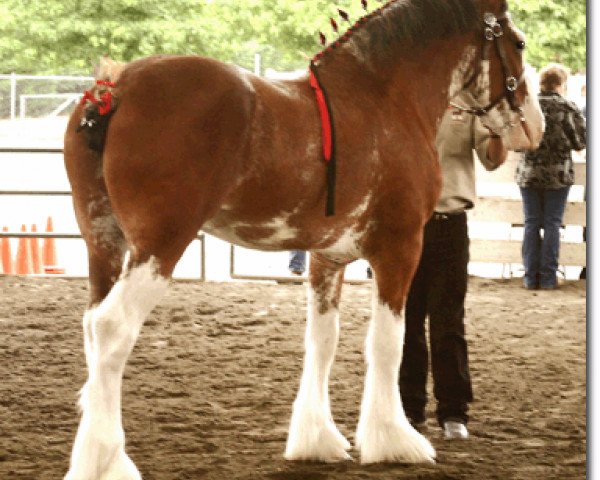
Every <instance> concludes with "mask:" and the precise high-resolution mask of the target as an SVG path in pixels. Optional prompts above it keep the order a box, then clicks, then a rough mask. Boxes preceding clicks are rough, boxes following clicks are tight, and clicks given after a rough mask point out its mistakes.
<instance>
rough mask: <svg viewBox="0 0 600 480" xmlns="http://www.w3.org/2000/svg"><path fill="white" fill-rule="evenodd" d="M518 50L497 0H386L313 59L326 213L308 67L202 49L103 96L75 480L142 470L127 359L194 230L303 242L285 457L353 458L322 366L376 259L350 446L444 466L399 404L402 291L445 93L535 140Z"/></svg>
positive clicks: (77, 175)
mask: <svg viewBox="0 0 600 480" xmlns="http://www.w3.org/2000/svg"><path fill="white" fill-rule="evenodd" d="M523 48H524V40H523V37H522V34H521V33H520V32H519V31H518V30H517V29H516V28H515V26H514V25H513V23H512V21H511V19H510V16H509V14H508V11H507V4H506V1H505V0H393V1H391V2H388V3H387V4H385V5H384V6H383V7H381V8H380V9H378V10H377V11H376V12H375V13H373V14H370V15H367V16H366V17H364V18H363V19H361V20H360V21H359V22H358V23H357V24H356V25H355V26H354V27H353V28H351V29H350V31H349V33H347V34H346V35H344V36H343V37H342V38H340V39H339V40H338V41H336V42H335V43H334V44H333V45H331V46H330V47H328V48H327V49H325V50H324V51H323V52H321V53H320V54H318V55H317V56H316V57H315V59H314V61H313V62H314V68H315V69H316V70H317V71H318V74H319V78H320V82H321V84H322V85H323V87H324V88H326V90H327V92H328V101H329V106H330V113H331V115H332V117H333V122H334V126H335V128H336V135H335V139H334V140H335V144H334V147H335V148H336V153H337V176H336V180H337V188H336V191H335V209H336V211H335V214H334V215H330V216H326V215H325V204H326V197H327V190H328V184H327V182H326V169H327V167H326V165H325V162H324V160H323V152H322V142H323V139H322V128H323V127H322V125H321V122H320V112H319V109H318V106H317V102H316V100H315V91H314V90H313V88H312V87H311V85H310V83H309V78H308V75H307V76H305V77H303V78H299V79H296V80H291V81H268V80H265V79H262V78H259V77H257V76H254V75H252V74H251V73H248V72H246V71H244V70H242V69H240V68H238V67H235V66H233V65H227V64H224V63H221V62H218V61H215V60H211V59H208V58H202V57H196V56H154V57H150V58H145V59H142V60H138V61H135V62H132V63H130V64H128V65H126V66H125V68H124V69H123V71H122V73H121V74H120V76H119V77H118V79H117V78H115V77H116V75H113V76H112V78H106V79H104V80H108V82H103V83H101V84H99V85H98V86H97V87H95V89H94V90H93V91H92V94H91V95H88V97H87V101H86V102H85V104H84V105H82V106H81V107H79V108H78V109H77V110H76V111H75V112H74V114H73V116H72V118H71V121H70V123H69V126H68V129H67V132H66V136H65V146H64V156H65V163H66V168H67V172H68V175H69V179H70V182H71V186H72V190H73V199H74V205H75V211H76V214H77V219H78V222H79V226H80V228H81V232H82V234H83V236H84V238H85V241H86V243H87V247H88V252H89V272H90V291H91V299H90V304H89V308H88V310H87V311H86V313H85V315H84V319H83V331H84V345H85V354H86V359H87V367H88V370H89V377H88V380H87V382H86V384H85V386H84V387H83V389H82V392H81V400H80V405H81V408H82V418H81V422H80V425H79V429H78V432H77V436H76V439H75V443H74V447H73V452H72V457H71V465H70V470H69V472H68V473H67V475H66V477H65V478H66V479H68V480H100V479H111V480H114V479H127V480H133V479H139V478H141V476H140V473H139V472H138V470H137V468H136V467H135V465H134V464H133V462H132V461H131V460H130V459H129V457H128V456H127V455H126V453H125V449H124V445H125V435H124V431H123V427H122V424H121V382H122V374H123V369H124V367H125V364H126V361H127V358H128V355H129V354H130V352H131V350H132V348H133V346H134V344H135V341H136V338H137V336H138V334H139V332H140V329H141V327H142V324H143V323H144V319H145V318H146V316H147V315H148V314H149V313H150V311H151V310H152V309H153V308H154V306H155V305H156V304H157V303H158V301H159V300H160V298H161V296H162V295H163V294H164V292H165V291H166V289H167V286H168V284H169V278H170V276H171V274H172V272H173V268H174V267H175V264H176V263H177V261H178V260H179V258H180V256H181V255H182V253H183V252H184V250H185V248H186V247H187V245H188V244H189V243H190V242H191V241H192V240H193V239H194V238H195V236H196V235H197V232H198V231H199V230H200V229H202V230H204V231H206V232H209V233H211V234H213V235H216V236H217V237H220V238H222V239H225V240H227V241H230V242H233V243H235V244H238V245H242V246H246V247H252V248H257V249H264V250H291V249H303V250H309V251H311V253H312V261H311V265H310V275H309V276H310V285H309V290H308V304H309V306H308V319H307V330H306V342H305V348H306V353H305V358H304V373H303V375H302V379H301V383H300V389H299V392H298V396H297V399H296V401H295V402H294V406H293V413H292V417H291V422H290V428H289V437H288V441H287V448H286V451H285V457H286V458H287V459H290V460H319V461H325V462H333V461H340V460H345V459H348V458H349V455H348V453H347V450H348V449H349V448H350V444H349V443H348V441H347V440H346V439H345V438H344V436H343V435H342V434H341V433H340V432H339V431H338V429H337V428H336V426H335V423H334V421H333V419H332V416H331V412H330V407H329V396H328V377H329V372H330V368H331V365H332V362H333V358H334V353H335V350H336V344H337V340H338V331H339V324H338V318H339V300H340V291H341V286H342V279H343V272H344V266H345V265H346V264H348V263H349V262H352V261H354V260H356V259H358V258H365V259H367V260H368V261H369V262H370V264H371V266H372V269H373V272H374V278H375V281H374V284H373V312H372V319H371V323H370V328H369V333H368V336H367V340H366V359H367V364H368V368H367V374H366V380H365V386H364V397H363V401H362V406H361V411H360V420H359V423H358V428H357V432H356V448H357V449H359V451H360V457H361V461H362V462H364V463H372V462H430V461H433V459H434V457H435V451H434V449H433V448H432V446H431V445H430V443H429V442H428V441H427V440H426V439H425V438H424V437H423V436H421V435H420V434H419V433H418V432H417V431H415V430H414V429H413V428H412V427H411V426H410V424H409V423H408V421H407V419H406V417H405V415H404V412H403V409H402V405H401V401H400V395H399V391H398V384H397V375H398V370H399V367H400V363H401V358H402V345H403V337H404V319H403V309H404V302H405V298H406V295H407V291H408V288H409V285H410V282H411V279H412V276H413V273H414V271H415V268H416V265H417V263H418V260H419V256H420V252H421V235H422V230H423V226H424V224H425V222H426V221H427V219H428V218H429V217H430V216H431V214H432V212H433V208H434V205H435V203H436V199H437V197H438V194H439V191H440V184H441V178H440V170H439V166H438V159H437V154H436V151H435V147H434V140H435V136H436V129H437V124H438V121H439V119H440V118H441V116H442V114H443V112H444V110H445V109H446V108H447V106H448V104H449V102H450V101H451V102H454V103H457V104H459V105H461V107H460V108H464V109H467V110H469V111H471V112H472V113H475V114H478V115H480V116H481V118H482V121H483V122H484V124H486V125H488V126H489V127H490V128H491V129H492V130H494V131H496V132H497V133H499V134H501V135H502V136H503V138H504V140H505V142H506V144H507V145H508V146H509V148H512V149H516V148H532V147H535V146H537V144H538V143H539V141H540V139H541V135H542V131H543V117H542V114H541V111H540V110H539V106H538V104H537V102H536V100H535V96H533V95H530V92H529V91H528V87H527V84H526V82H525V81H523V72H524V64H523V58H522V50H523ZM113 82H114V83H113ZM101 109H102V111H101ZM78 130H84V131H83V132H78ZM329 187H331V185H329Z"/></svg>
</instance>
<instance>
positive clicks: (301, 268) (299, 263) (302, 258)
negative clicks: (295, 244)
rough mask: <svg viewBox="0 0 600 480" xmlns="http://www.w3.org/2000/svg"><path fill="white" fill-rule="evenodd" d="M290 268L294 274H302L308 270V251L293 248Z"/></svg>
mask: <svg viewBox="0 0 600 480" xmlns="http://www.w3.org/2000/svg"><path fill="white" fill-rule="evenodd" d="M288 268H289V270H290V273H291V274H292V275H298V276H300V275H302V274H303V273H304V272H305V271H306V252H305V251H304V250H292V251H291V252H290V263H289V266H288Z"/></svg>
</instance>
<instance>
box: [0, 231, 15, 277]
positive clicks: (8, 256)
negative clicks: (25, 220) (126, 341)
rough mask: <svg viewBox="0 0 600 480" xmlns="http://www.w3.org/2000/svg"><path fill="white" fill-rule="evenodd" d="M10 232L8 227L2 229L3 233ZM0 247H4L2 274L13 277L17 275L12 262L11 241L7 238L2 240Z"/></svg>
mask: <svg viewBox="0 0 600 480" xmlns="http://www.w3.org/2000/svg"><path fill="white" fill-rule="evenodd" d="M6 232H8V227H2V233H6ZM0 245H1V246H2V252H1V255H2V259H1V261H0V264H1V265H2V272H3V273H5V274H7V275H11V274H13V273H15V269H14V268H13V262H12V253H11V251H10V239H9V238H6V237H2V238H0Z"/></svg>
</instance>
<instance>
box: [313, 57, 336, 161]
mask: <svg viewBox="0 0 600 480" xmlns="http://www.w3.org/2000/svg"><path fill="white" fill-rule="evenodd" d="M310 86H311V87H312V88H313V89H314V90H315V95H316V97H317V105H318V106H319V114H320V115H321V132H322V137H323V156H324V157H325V161H327V162H328V161H329V160H331V117H330V116H329V109H328V108H327V102H326V101H325V94H324V93H323V89H322V88H321V84H320V83H319V81H318V80H317V77H316V75H315V73H314V71H313V69H312V68H311V70H310Z"/></svg>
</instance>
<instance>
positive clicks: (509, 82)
mask: <svg viewBox="0 0 600 480" xmlns="http://www.w3.org/2000/svg"><path fill="white" fill-rule="evenodd" d="M518 87H519V80H517V79H516V78H515V77H508V78H507V79H506V89H507V90H508V91H509V92H514V91H515V90H516V89H517V88H518Z"/></svg>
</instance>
